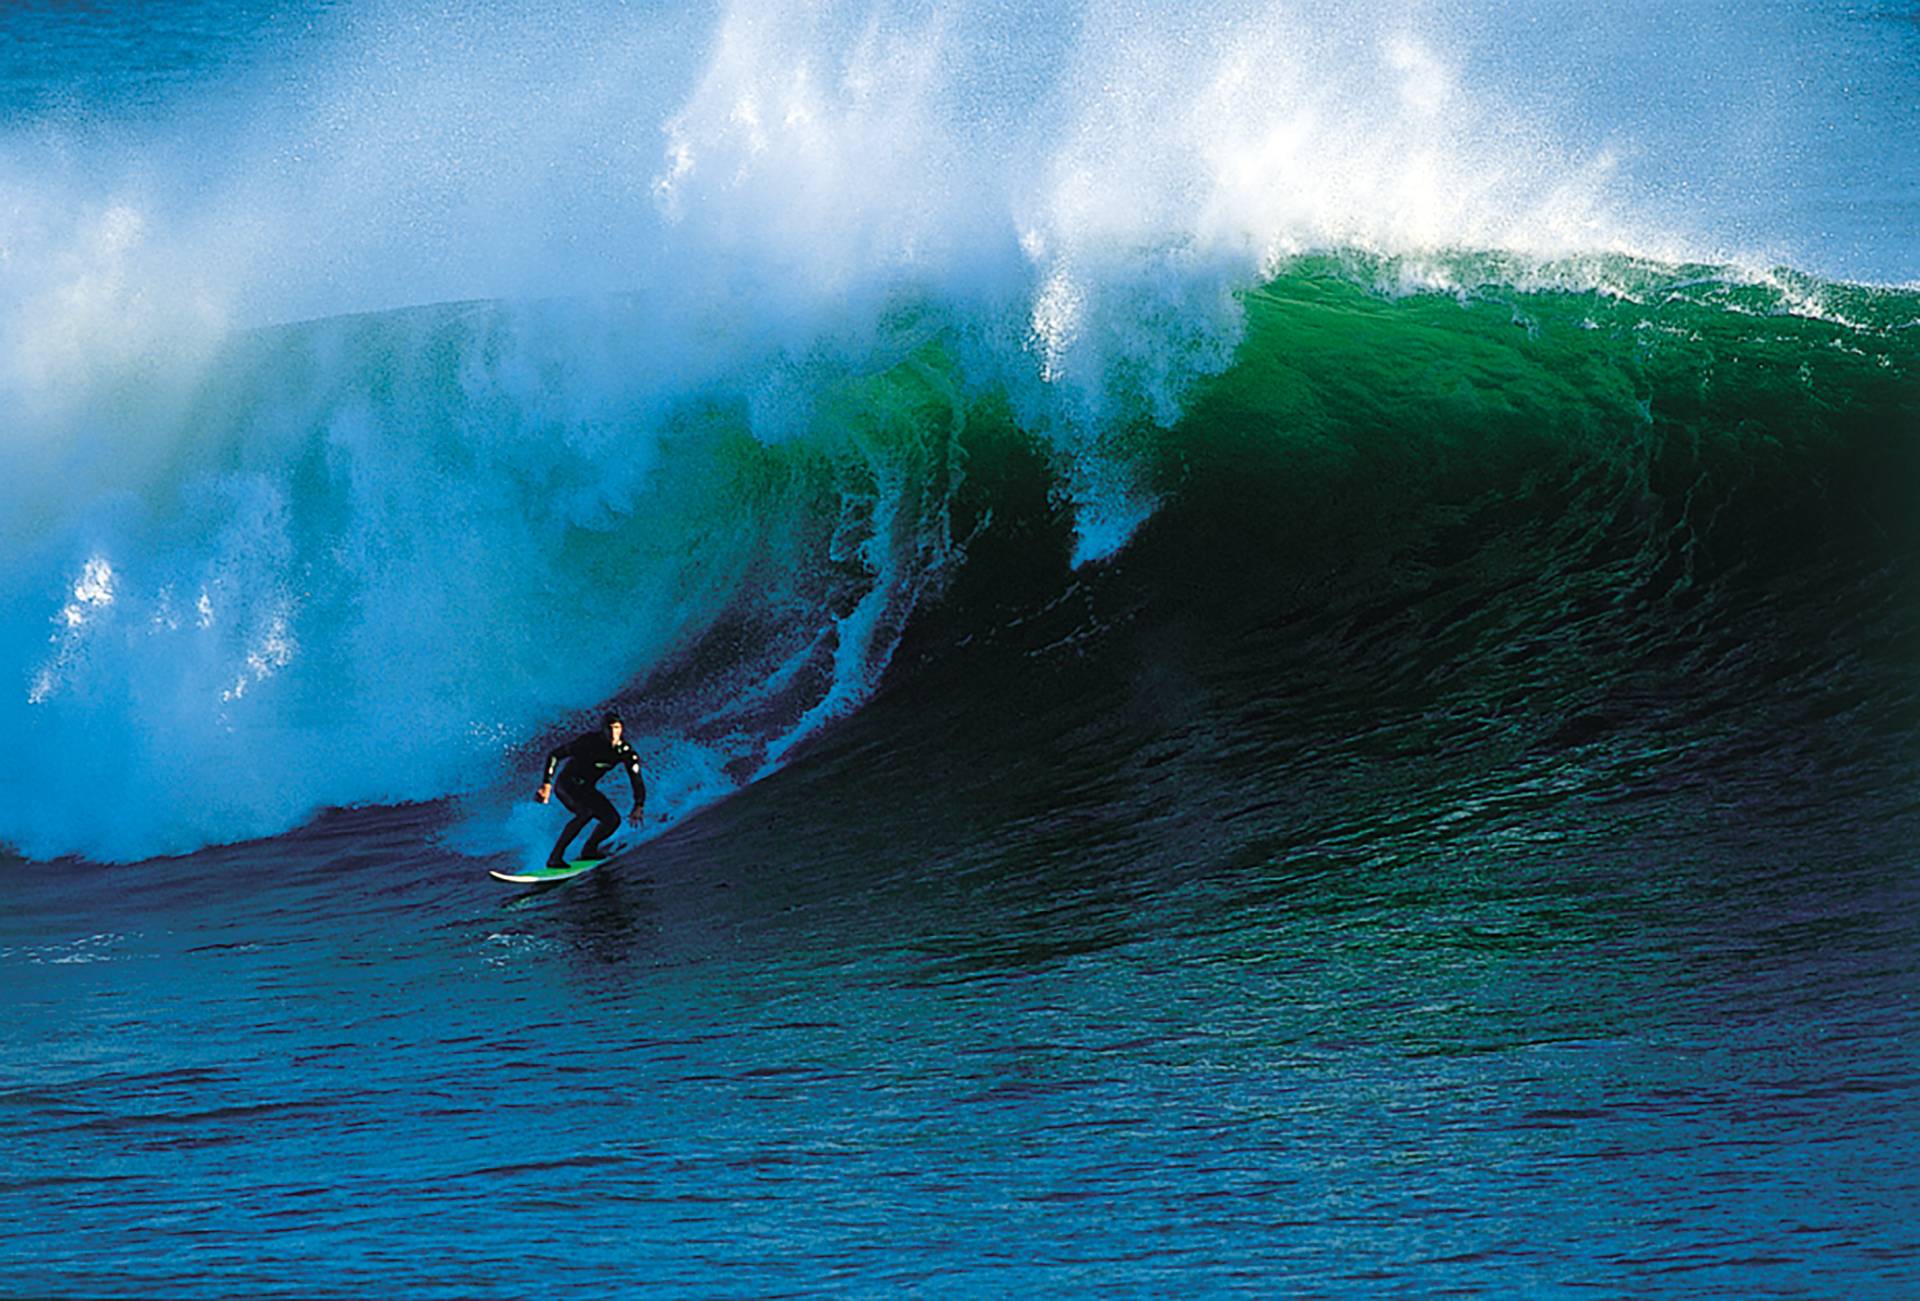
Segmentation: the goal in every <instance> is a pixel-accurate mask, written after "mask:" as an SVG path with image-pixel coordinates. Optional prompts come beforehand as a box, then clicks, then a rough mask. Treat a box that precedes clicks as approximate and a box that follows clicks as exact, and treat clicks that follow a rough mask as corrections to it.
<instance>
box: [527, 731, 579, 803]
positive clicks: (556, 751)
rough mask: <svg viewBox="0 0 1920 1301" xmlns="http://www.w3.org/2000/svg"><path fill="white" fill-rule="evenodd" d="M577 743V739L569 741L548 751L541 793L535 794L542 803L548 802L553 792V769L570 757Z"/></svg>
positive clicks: (541, 782)
mask: <svg viewBox="0 0 1920 1301" xmlns="http://www.w3.org/2000/svg"><path fill="white" fill-rule="evenodd" d="M577 744H578V742H576V741H568V742H567V743H566V744H565V745H556V746H554V747H553V749H552V750H550V751H548V752H547V770H546V772H545V773H544V774H542V775H541V778H540V790H539V793H538V794H536V795H535V796H534V799H536V800H538V801H539V802H540V803H542V804H545V803H546V802H547V799H548V797H549V796H551V795H552V794H553V770H554V769H556V768H558V767H559V766H560V761H561V760H562V759H565V758H568V757H570V756H571V755H572V754H573V747H574V746H575V745H577Z"/></svg>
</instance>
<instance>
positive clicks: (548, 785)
mask: <svg viewBox="0 0 1920 1301" xmlns="http://www.w3.org/2000/svg"><path fill="white" fill-rule="evenodd" d="M552 794H553V783H552V782H541V783H540V789H539V790H538V791H537V792H536V793H535V794H534V797H533V802H534V803H535V804H545V803H546V802H547V797H548V796H550V795H552Z"/></svg>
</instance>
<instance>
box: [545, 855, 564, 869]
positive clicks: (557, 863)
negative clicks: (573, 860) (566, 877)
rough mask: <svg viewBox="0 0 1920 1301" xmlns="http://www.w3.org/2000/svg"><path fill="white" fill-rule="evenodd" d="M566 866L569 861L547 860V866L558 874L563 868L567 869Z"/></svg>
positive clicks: (561, 859) (562, 859)
mask: <svg viewBox="0 0 1920 1301" xmlns="http://www.w3.org/2000/svg"><path fill="white" fill-rule="evenodd" d="M566 865H567V860H566V859H564V858H549V859H548V860H547V866H548V867H550V868H552V869H553V870H554V871H556V872H558V871H559V870H560V869H561V868H563V867H565V866H566Z"/></svg>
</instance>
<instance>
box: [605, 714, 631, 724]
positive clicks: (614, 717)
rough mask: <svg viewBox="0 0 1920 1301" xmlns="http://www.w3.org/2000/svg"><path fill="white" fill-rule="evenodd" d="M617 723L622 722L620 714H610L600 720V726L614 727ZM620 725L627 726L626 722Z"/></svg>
mask: <svg viewBox="0 0 1920 1301" xmlns="http://www.w3.org/2000/svg"><path fill="white" fill-rule="evenodd" d="M615 723H620V715H618V714H608V715H607V716H606V717H605V718H603V719H601V720H600V726H602V727H612V726H613V725H614V724H615ZM620 725H621V726H622V727H625V726H626V724H625V723H620Z"/></svg>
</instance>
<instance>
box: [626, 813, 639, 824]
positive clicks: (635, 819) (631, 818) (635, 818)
mask: <svg viewBox="0 0 1920 1301" xmlns="http://www.w3.org/2000/svg"><path fill="white" fill-rule="evenodd" d="M627 825H628V826H630V827H637V826H639V825H640V810H639V809H635V810H634V811H633V812H631V813H629V814H627Z"/></svg>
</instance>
